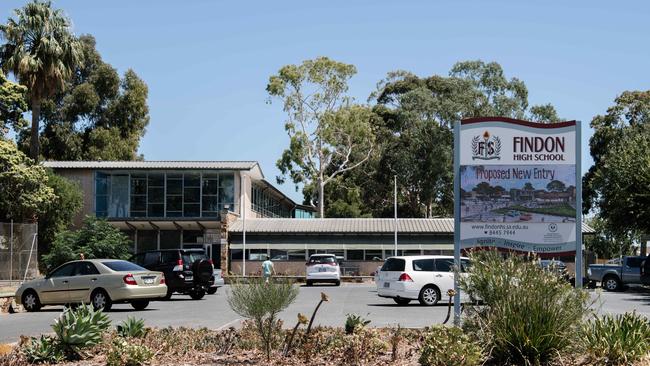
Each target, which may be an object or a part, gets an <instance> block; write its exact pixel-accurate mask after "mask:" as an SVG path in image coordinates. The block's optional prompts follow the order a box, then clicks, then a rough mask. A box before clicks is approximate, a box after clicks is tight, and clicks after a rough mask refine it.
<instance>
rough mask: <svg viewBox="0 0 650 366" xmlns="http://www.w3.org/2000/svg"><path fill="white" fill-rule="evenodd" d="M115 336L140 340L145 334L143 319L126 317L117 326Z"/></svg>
mask: <svg viewBox="0 0 650 366" xmlns="http://www.w3.org/2000/svg"><path fill="white" fill-rule="evenodd" d="M117 334H119V336H120V337H124V338H142V337H144V336H145V335H146V334H147V329H146V328H145V327H144V319H136V318H134V317H128V318H126V320H124V321H122V323H121V324H119V325H118V326H117Z"/></svg>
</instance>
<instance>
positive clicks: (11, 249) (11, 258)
mask: <svg viewBox="0 0 650 366" xmlns="http://www.w3.org/2000/svg"><path fill="white" fill-rule="evenodd" d="M13 280H14V220H13V219H11V223H10V226H9V285H10V286H11V284H12V283H13Z"/></svg>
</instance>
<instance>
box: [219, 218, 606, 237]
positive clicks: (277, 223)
mask: <svg viewBox="0 0 650 366" xmlns="http://www.w3.org/2000/svg"><path fill="white" fill-rule="evenodd" d="M394 221H395V219H386V218H382V219H369V218H350V219H337V218H332V219H285V218H269V219H247V220H246V233H278V234H281V233H306V234H308V233H341V234H343V233H392V232H394V231H395V226H394ZM228 231H230V232H232V233H241V232H242V231H243V220H241V219H238V220H237V221H235V222H233V223H232V224H231V225H230V226H229V228H228ZM397 232H398V233H402V234H404V233H430V234H431V233H433V234H449V235H452V234H453V233H454V219H453V218H434V219H408V218H404V219H397ZM582 233H583V234H592V233H594V229H593V228H591V227H590V226H589V225H587V224H585V223H583V224H582Z"/></svg>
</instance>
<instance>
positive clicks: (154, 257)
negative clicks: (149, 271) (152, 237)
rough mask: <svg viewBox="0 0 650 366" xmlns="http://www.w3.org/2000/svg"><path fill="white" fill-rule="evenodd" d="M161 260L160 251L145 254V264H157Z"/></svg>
mask: <svg viewBox="0 0 650 366" xmlns="http://www.w3.org/2000/svg"><path fill="white" fill-rule="evenodd" d="M159 262H160V252H149V253H145V254H144V266H145V267H146V266H152V265H156V264H158V263H159Z"/></svg>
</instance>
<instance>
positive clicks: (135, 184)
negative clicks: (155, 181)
mask: <svg viewBox="0 0 650 366" xmlns="http://www.w3.org/2000/svg"><path fill="white" fill-rule="evenodd" d="M131 194H132V195H137V194H143V195H144V194H147V176H146V175H144V174H142V175H138V174H133V175H131Z"/></svg>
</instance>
